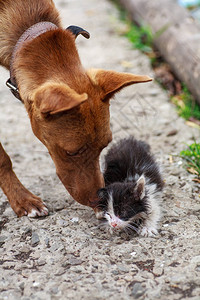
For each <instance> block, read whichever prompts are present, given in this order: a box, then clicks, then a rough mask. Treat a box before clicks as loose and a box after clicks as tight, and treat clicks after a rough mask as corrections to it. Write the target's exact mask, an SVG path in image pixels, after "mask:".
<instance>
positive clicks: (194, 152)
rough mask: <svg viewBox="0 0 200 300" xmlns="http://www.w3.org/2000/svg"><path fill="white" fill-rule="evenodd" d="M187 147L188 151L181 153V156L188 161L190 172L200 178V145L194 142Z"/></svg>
mask: <svg viewBox="0 0 200 300" xmlns="http://www.w3.org/2000/svg"><path fill="white" fill-rule="evenodd" d="M187 146H188V148H187V149H186V150H183V151H181V152H180V156H181V157H182V158H183V159H184V160H185V161H186V163H187V170H188V172H190V173H192V174H195V175H197V176H198V177H200V144H199V143H197V142H196V141H194V143H193V144H191V145H187Z"/></svg>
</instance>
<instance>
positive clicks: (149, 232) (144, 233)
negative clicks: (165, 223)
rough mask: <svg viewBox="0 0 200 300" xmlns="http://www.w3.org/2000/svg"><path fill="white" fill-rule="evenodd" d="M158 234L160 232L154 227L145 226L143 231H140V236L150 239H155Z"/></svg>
mask: <svg viewBox="0 0 200 300" xmlns="http://www.w3.org/2000/svg"><path fill="white" fill-rule="evenodd" d="M157 234H158V231H157V229H156V228H154V227H147V226H144V227H142V229H141V231H140V235H142V236H145V237H148V236H151V237H153V236H155V235H157Z"/></svg>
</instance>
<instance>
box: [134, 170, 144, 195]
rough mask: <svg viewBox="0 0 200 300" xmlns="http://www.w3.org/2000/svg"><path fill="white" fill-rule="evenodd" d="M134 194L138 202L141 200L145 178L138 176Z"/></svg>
mask: <svg viewBox="0 0 200 300" xmlns="http://www.w3.org/2000/svg"><path fill="white" fill-rule="evenodd" d="M135 190H136V193H137V196H138V197H139V199H140V200H142V199H143V198H144V196H145V177H144V175H142V176H140V178H139V179H138V181H137V183H136V188H135Z"/></svg>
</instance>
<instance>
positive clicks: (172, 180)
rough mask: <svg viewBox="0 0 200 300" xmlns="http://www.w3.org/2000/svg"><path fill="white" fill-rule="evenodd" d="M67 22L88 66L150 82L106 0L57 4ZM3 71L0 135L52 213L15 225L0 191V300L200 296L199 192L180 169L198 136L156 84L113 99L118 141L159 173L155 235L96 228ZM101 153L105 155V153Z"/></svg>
mask: <svg viewBox="0 0 200 300" xmlns="http://www.w3.org/2000/svg"><path fill="white" fill-rule="evenodd" d="M55 2H56V5H57V7H58V8H59V10H60V12H61V15H62V17H63V24H65V26H68V25H70V24H76V25H80V26H82V27H85V29H86V30H88V31H89V32H90V33H91V39H90V40H85V39H84V38H82V37H79V38H78V42H77V44H78V47H79V49H80V55H81V58H82V61H83V63H84V65H85V66H86V67H97V68H105V69H114V70H117V71H125V72H133V73H136V74H148V75H150V76H153V71H152V69H151V68H150V65H149V61H148V58H147V57H145V56H144V55H142V54H141V53H140V52H138V51H137V50H133V49H132V48H131V45H130V44H129V42H128V41H127V40H126V38H124V37H121V36H119V32H121V31H123V26H124V25H123V24H120V23H119V22H118V16H117V11H116V9H115V7H113V6H112V5H111V4H110V3H109V2H108V1H106V0H101V1H98V0H84V1H81V0H68V1H64V0H57V1H55ZM7 78H8V73H7V72H6V71H5V70H3V69H0V96H1V98H0V101H1V110H0V136H1V142H2V143H3V145H4V146H5V148H6V150H7V151H8V153H9V154H10V156H11V158H12V160H13V163H14V169H15V171H16V173H17V174H18V176H19V178H20V179H21V181H22V182H23V183H24V185H25V186H26V187H27V188H29V190H31V191H32V192H34V193H35V194H36V195H39V196H41V197H42V198H43V199H44V201H45V203H46V204H47V206H48V207H49V209H50V212H51V213H50V216H48V217H47V218H41V219H28V218H27V217H23V218H20V219H18V218H17V217H16V216H15V215H14V213H13V211H12V210H11V208H10V206H9V205H8V203H7V201H6V197H5V196H4V195H3V193H2V192H0V214H1V216H0V219H1V220H0V229H1V233H0V299H1V300H4V299H8V300H18V299H22V300H28V299H38V300H39V299H45V300H48V299H53V300H54V299H61V300H62V299H76V300H78V299H89V300H90V299H91V300H95V299H99V300H100V299H101V300H103V299H109V300H115V299H118V300H120V299H151V300H152V299H161V300H165V299H166V300H171V299H193V300H199V299H200V241H199V233H200V219H199V212H200V189H199V186H198V185H197V183H195V182H194V181H193V180H192V179H193V178H194V177H193V176H192V175H189V174H188V173H187V172H186V171H185V169H184V168H183V166H182V162H181V160H180V159H179V158H177V157H174V158H173V159H172V160H171V159H170V155H172V154H178V153H179V151H180V150H182V149H183V148H184V143H189V142H191V141H192V137H193V136H195V137H196V138H198V137H199V131H197V130H195V129H192V128H191V127H188V126H187V125H185V121H184V120H182V119H180V118H178V117H177V114H176V112H175V110H174V107H173V106H172V105H171V104H170V103H169V99H168V96H167V94H166V93H165V91H163V90H162V89H161V88H160V87H159V86H158V85H157V84H156V83H155V82H154V83H147V84H140V85H135V86H132V87H129V88H127V89H126V90H124V91H123V92H121V93H120V94H118V95H117V96H116V97H115V99H114V100H112V103H111V126H112V130H113V137H114V141H115V140H116V139H117V138H119V137H125V136H127V135H129V134H134V135H135V137H137V138H140V139H144V140H146V141H148V142H149V143H150V145H151V147H152V150H153V152H154V153H155V155H156V157H157V159H158V161H159V162H160V164H161V165H162V167H163V172H164V179H165V182H166V187H165V190H164V193H163V199H162V201H161V202H162V210H163V218H162V221H161V223H160V229H159V235H158V236H157V237H156V238H143V237H138V236H136V235H133V236H127V235H126V234H125V233H118V234H116V235H110V234H109V233H107V232H106V231H105V230H104V229H102V228H99V222H98V220H96V218H95V216H94V213H93V211H92V210H91V209H90V208H87V207H84V206H81V205H79V204H78V203H76V202H75V201H74V200H73V199H71V198H70V197H69V196H68V194H67V193H66V191H65V189H64V187H63V186H62V185H61V183H60V182H59V180H58V179H57V177H56V174H55V168H54V166H53V163H52V161H51V159H50V157H49V156H48V153H47V151H46V149H45V148H44V146H43V145H42V144H41V143H40V142H39V141H38V140H37V139H36V138H35V137H34V135H33V133H32V131H31V128H30V124H29V120H28V117H27V113H26V112H25V109H24V107H23V106H22V105H21V103H19V102H18V101H17V100H15V99H14V98H13V96H12V95H11V94H10V92H9V91H8V90H7V89H6V87H5V84H4V82H5V80H6V79H7ZM102 156H103V155H102Z"/></svg>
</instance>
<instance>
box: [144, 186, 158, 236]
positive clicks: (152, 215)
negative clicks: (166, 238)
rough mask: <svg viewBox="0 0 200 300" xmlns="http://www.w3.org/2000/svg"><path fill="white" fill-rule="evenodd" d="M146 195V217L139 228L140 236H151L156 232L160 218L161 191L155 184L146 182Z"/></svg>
mask: <svg viewBox="0 0 200 300" xmlns="http://www.w3.org/2000/svg"><path fill="white" fill-rule="evenodd" d="M146 190H147V196H148V200H147V203H148V210H147V218H146V219H145V220H144V223H143V226H142V228H141V230H140V234H141V235H142V236H153V235H156V234H157V226H158V222H159V220H160V218H161V211H160V199H161V192H160V191H157V188H156V184H148V183H147V184H146Z"/></svg>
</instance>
